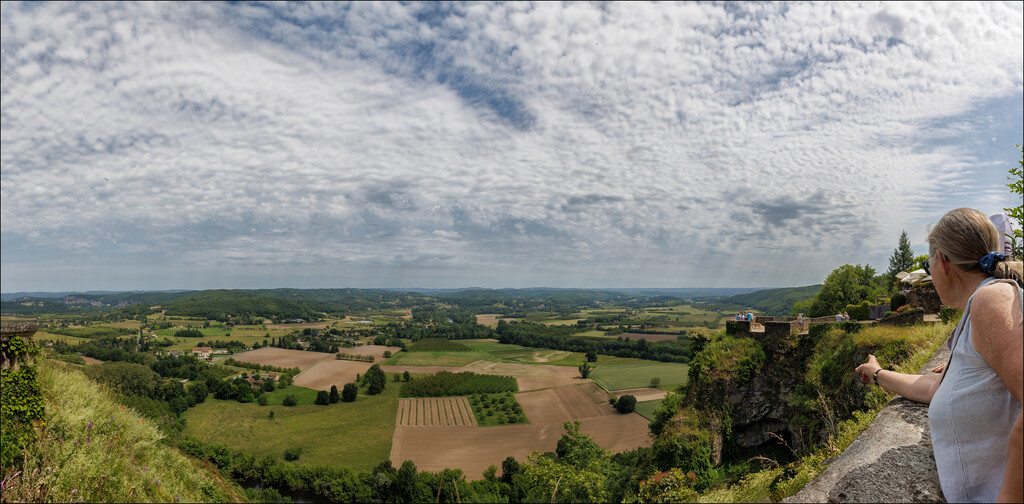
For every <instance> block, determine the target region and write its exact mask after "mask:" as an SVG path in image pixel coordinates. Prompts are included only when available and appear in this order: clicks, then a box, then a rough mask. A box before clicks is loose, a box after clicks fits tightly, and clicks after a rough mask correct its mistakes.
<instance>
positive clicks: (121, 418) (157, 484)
mask: <svg viewBox="0 0 1024 504" xmlns="http://www.w3.org/2000/svg"><path fill="white" fill-rule="evenodd" d="M38 372H39V375H38V376H39V383H40V386H41V390H42V392H43V398H44V400H45V401H46V421H45V422H44V423H43V424H42V426H41V427H42V429H41V436H40V441H39V442H38V444H37V445H36V446H35V448H34V449H33V450H32V452H31V453H30V454H29V455H28V457H27V460H26V464H25V470H24V472H23V473H21V474H19V475H17V476H11V475H7V478H5V481H4V489H3V500H4V502H224V501H228V502H244V501H245V498H244V497H243V495H242V491H241V489H240V488H239V487H238V486H237V485H236V484H234V483H233V482H232V481H230V480H224V479H223V478H221V477H220V475H219V474H218V473H217V472H216V471H215V470H212V469H209V468H208V466H206V465H201V464H200V463H198V462H195V461H193V460H191V459H189V458H188V457H186V456H184V455H182V454H181V452H179V451H177V450H176V449H174V448H172V447H169V446H167V445H164V444H163V443H161V441H160V439H161V438H162V435H161V434H160V432H159V430H158V429H157V427H156V426H155V425H152V424H151V423H150V422H147V421H145V419H144V417H143V416H142V415H140V414H138V413H136V412H135V411H134V410H132V409H131V408H123V407H122V406H120V405H119V404H117V402H116V401H115V399H114V398H113V396H111V395H110V394H109V393H108V392H106V391H104V390H103V389H102V388H101V387H100V386H99V385H97V384H96V383H94V382H92V381H90V380H89V379H88V378H86V377H85V375H84V374H82V373H81V372H79V371H76V370H74V369H71V368H70V367H65V366H63V365H62V364H61V363H55V362H52V361H48V360H41V361H40V363H39V365H38Z"/></svg>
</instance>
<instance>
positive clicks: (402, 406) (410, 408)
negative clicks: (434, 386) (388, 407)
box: [395, 397, 477, 427]
mask: <svg viewBox="0 0 1024 504" xmlns="http://www.w3.org/2000/svg"><path fill="white" fill-rule="evenodd" d="M395 425H397V426H400V427H401V426H407V427H475V426H476V425H477V423H476V418H473V410H472V409H471V408H470V406H469V401H467V400H466V398H465V397H423V398H416V399H401V400H399V401H398V416H397V417H396V419H395Z"/></svg>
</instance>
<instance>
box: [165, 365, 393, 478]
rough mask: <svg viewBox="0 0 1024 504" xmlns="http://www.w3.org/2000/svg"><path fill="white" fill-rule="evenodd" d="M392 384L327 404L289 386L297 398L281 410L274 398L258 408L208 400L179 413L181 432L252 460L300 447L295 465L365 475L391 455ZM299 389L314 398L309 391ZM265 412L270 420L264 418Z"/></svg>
mask: <svg viewBox="0 0 1024 504" xmlns="http://www.w3.org/2000/svg"><path fill="white" fill-rule="evenodd" d="M395 385H397V384H395V383H392V382H390V381H389V382H388V386H387V388H386V389H385V390H384V393H382V394H380V395H377V396H372V397H368V396H364V395H362V394H364V393H365V388H364V389H363V390H360V394H361V395H360V396H359V399H357V400H356V402H351V403H346V402H339V403H336V404H330V405H327V406H320V405H315V404H312V400H309V403H305V402H304V401H303V397H305V395H304V394H306V393H305V392H299V393H296V392H293V391H292V389H302V388H303V387H295V386H293V387H289V388H288V389H286V390H284V391H282V392H283V393H284V394H287V393H296V395H297V396H300V397H299V405H298V406H292V407H286V406H281V404H280V400H277V401H273V400H272V401H271V405H268V406H259V405H258V404H256V403H249V404H242V403H239V402H236V401H220V400H217V399H213V398H212V397H211V398H209V399H207V400H206V402H204V403H202V404H199V405H197V406H195V407H194V408H191V409H189V410H188V411H187V412H186V413H185V418H186V420H187V427H186V429H185V434H188V435H190V436H194V437H196V438H199V439H202V440H204V441H208V442H213V443H221V444H224V445H226V446H228V447H229V448H230V449H232V450H242V451H245V452H247V453H250V454H252V455H254V456H256V457H257V458H258V457H263V456H266V455H270V456H273V457H276V458H278V459H282V458H283V455H284V451H285V450H286V449H288V448H301V449H302V457H301V458H300V459H299V460H298V461H297V462H295V463H297V464H328V465H336V466H337V465H341V466H346V467H350V468H352V469H353V470H356V471H369V470H371V469H372V468H373V467H374V466H376V465H377V464H380V463H381V462H383V461H384V460H387V458H388V456H389V455H390V452H391V437H392V434H393V433H394V431H395V416H396V415H397V413H398V389H399V387H397V386H395ZM305 390H309V391H310V392H312V397H313V398H315V397H316V391H315V390H311V389H305ZM274 393H275V394H276V393H277V391H275V392H274ZM300 394H302V395H300ZM272 397H274V396H272ZM281 399H284V395H281ZM275 402H276V405H275ZM271 410H273V411H274V418H273V419H270V418H268V414H269V412H270V411H271Z"/></svg>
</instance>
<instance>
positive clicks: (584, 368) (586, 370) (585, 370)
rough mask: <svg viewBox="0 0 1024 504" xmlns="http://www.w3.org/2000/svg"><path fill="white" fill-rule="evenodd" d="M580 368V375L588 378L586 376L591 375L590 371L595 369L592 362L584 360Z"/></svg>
mask: <svg viewBox="0 0 1024 504" xmlns="http://www.w3.org/2000/svg"><path fill="white" fill-rule="evenodd" d="M579 370H580V376H581V377H583V378H584V379H586V377H588V376H590V372H591V371H593V370H594V368H592V367H590V364H589V363H588V362H586V361H584V362H583V364H580V367H579Z"/></svg>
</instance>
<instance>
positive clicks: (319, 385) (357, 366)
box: [294, 352, 373, 390]
mask: <svg viewBox="0 0 1024 504" xmlns="http://www.w3.org/2000/svg"><path fill="white" fill-rule="evenodd" d="M307 353H312V352H307ZM372 365H373V364H371V363H369V362H359V361H350V360H337V359H335V358H334V357H328V358H325V359H324V360H322V361H320V362H317V363H316V364H315V365H314V366H313V367H311V368H309V369H307V370H305V371H304V372H303V373H302V374H300V375H298V376H296V377H295V381H294V383H295V384H296V385H298V386H300V387H306V388H310V389H314V390H330V389H331V385H335V386H337V387H338V390H341V389H342V388H343V387H344V386H345V384H346V383H352V382H354V381H356V375H357V374H359V375H362V374H365V373H366V370H368V369H370V366H372Z"/></svg>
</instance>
